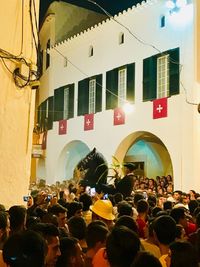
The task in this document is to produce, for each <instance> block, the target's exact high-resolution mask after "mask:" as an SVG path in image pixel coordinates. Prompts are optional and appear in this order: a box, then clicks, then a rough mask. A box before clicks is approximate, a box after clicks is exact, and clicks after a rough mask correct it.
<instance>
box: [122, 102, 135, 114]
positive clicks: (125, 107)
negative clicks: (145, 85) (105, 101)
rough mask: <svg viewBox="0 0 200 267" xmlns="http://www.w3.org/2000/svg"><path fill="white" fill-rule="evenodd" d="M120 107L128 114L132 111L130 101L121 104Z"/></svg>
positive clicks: (132, 107)
mask: <svg viewBox="0 0 200 267" xmlns="http://www.w3.org/2000/svg"><path fill="white" fill-rule="evenodd" d="M122 109H123V110H124V112H125V113H126V114H130V113H132V112H133V111H134V105H133V104H131V103H129V102H126V103H125V104H124V105H123V107H122Z"/></svg>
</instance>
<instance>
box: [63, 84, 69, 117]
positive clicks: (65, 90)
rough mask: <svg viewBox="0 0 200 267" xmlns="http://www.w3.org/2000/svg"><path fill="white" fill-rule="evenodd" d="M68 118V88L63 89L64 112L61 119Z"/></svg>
mask: <svg viewBox="0 0 200 267" xmlns="http://www.w3.org/2000/svg"><path fill="white" fill-rule="evenodd" d="M68 117H69V87H67V88H65V89H64V111H63V118H64V119H67V118H68Z"/></svg>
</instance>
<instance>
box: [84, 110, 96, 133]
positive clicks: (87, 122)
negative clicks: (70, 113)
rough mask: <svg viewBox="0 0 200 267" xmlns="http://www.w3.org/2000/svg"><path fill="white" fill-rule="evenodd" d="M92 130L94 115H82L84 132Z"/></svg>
mask: <svg viewBox="0 0 200 267" xmlns="http://www.w3.org/2000/svg"><path fill="white" fill-rule="evenodd" d="M93 129H94V114H93V113H91V114H85V115H84V131H90V130H93Z"/></svg>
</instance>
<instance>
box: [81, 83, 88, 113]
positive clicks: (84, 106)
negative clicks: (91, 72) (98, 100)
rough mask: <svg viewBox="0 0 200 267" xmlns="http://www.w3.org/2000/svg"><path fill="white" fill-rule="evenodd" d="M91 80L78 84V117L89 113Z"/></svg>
mask: <svg viewBox="0 0 200 267" xmlns="http://www.w3.org/2000/svg"><path fill="white" fill-rule="evenodd" d="M88 109H89V78H87V79H84V80H82V81H79V82H78V116H80V115H84V114H87V113H88Z"/></svg>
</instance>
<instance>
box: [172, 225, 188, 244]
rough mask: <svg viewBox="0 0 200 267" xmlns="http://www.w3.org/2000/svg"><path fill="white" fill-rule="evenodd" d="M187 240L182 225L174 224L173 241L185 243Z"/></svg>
mask: <svg viewBox="0 0 200 267" xmlns="http://www.w3.org/2000/svg"><path fill="white" fill-rule="evenodd" d="M187 239H188V237H187V235H186V232H185V229H184V227H183V225H182V224H176V238H175V241H186V240H187Z"/></svg>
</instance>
